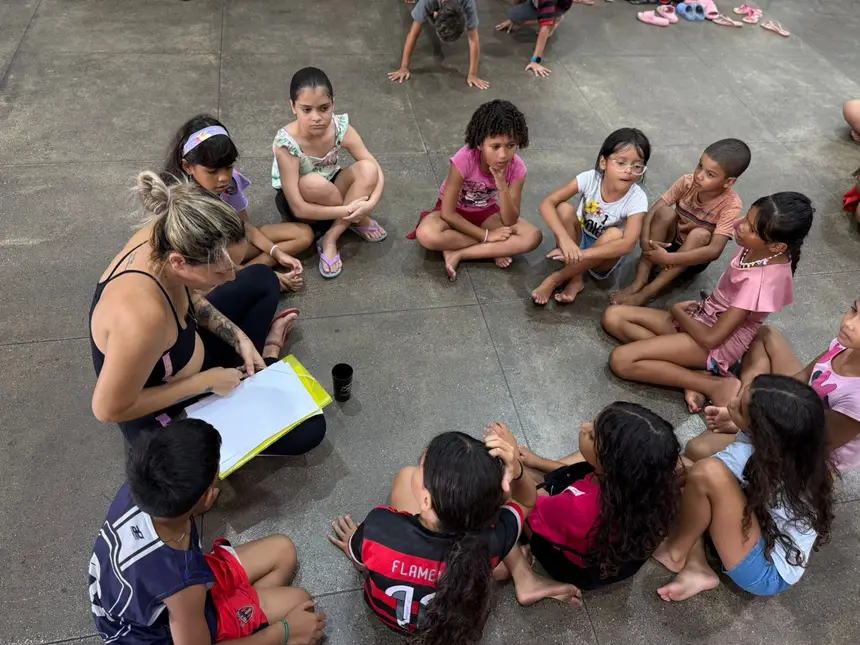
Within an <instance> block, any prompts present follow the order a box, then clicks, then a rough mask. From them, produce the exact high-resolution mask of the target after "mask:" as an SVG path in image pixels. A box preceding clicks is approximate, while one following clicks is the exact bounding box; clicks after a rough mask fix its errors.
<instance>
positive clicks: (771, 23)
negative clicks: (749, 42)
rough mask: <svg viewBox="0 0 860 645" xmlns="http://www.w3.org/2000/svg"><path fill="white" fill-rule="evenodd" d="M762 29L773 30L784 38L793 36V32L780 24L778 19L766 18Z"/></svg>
mask: <svg viewBox="0 0 860 645" xmlns="http://www.w3.org/2000/svg"><path fill="white" fill-rule="evenodd" d="M761 26H762V29H767V30H768V31H772V32H773V33H775V34H779V35H780V36H782V37H783V38H788V37H789V36H791V33H790V32H789V31H788V29H784V28H783V26H782V25H781V24H779V23H778V22H777V21H776V20H766V21H765V22H763V23H762V25H761Z"/></svg>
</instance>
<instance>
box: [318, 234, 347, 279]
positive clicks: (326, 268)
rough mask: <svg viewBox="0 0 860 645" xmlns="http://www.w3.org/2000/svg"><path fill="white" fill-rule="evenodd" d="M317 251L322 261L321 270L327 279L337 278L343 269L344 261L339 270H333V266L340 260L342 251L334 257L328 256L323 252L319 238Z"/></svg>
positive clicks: (320, 263)
mask: <svg viewBox="0 0 860 645" xmlns="http://www.w3.org/2000/svg"><path fill="white" fill-rule="evenodd" d="M317 253H319V256H320V261H319V264H318V268H319V272H320V275H321V276H322V277H324V278H325V279H326V280H330V279H332V278H336V277H337V276H339V275H340V273H341V271H343V262H342V261H341V263H340V268H339V269H338V270H337V271H332V270H331V268H332V267H333V266H334V265H335V264H337V262H338V261H339V260H340V253H338V254H337V255H336V256H334V257H333V258H327V257H326V256H325V255H323V252H322V243H321V242H320V241H319V240H317Z"/></svg>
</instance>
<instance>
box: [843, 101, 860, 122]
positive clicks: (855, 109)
mask: <svg viewBox="0 0 860 645" xmlns="http://www.w3.org/2000/svg"><path fill="white" fill-rule="evenodd" d="M842 115H843V116H844V117H845V120H846V121H847V122H848V124H849V125H851V127H856V126H857V125H858V124H860V99H854V100H853V101H848V102H847V103H846V104H845V107H843V108H842Z"/></svg>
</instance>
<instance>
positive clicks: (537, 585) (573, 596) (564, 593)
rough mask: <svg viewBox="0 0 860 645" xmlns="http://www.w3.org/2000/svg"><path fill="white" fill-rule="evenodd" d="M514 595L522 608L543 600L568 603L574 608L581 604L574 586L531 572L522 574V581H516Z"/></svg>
mask: <svg viewBox="0 0 860 645" xmlns="http://www.w3.org/2000/svg"><path fill="white" fill-rule="evenodd" d="M514 593H515V594H516V596H517V602H518V603H520V604H521V605H524V606H527V605H533V604H535V603H536V602H538V601H540V600H543V599H545V598H552V599H554V600H559V601H561V602H565V603H570V604H571V605H573V606H574V607H579V606H580V605H581V604H582V592H580V591H579V589H578V588H577V587H575V586H574V585H568V584H562V583H561V582H556V581H555V580H549V579H547V578H544V577H541V576H539V575H537V574H536V573H534V572H532V571H529V572H528V574H527V575H526V574H523V576H522V579H521V580H517V581H516V584H515V585H514Z"/></svg>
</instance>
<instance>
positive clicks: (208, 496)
mask: <svg viewBox="0 0 860 645" xmlns="http://www.w3.org/2000/svg"><path fill="white" fill-rule="evenodd" d="M220 452H221V435H219V434H218V431H217V430H215V428H213V427H212V426H211V425H209V424H208V423H206V422H205V421H200V420H198V419H184V420H180V421H174V422H173V423H171V424H170V425H169V426H167V427H166V428H163V429H159V430H155V431H153V432H149V433H144V434H142V435H141V436H140V437H139V439H138V440H136V441H135V442H134V443H133V444H132V445H131V446H130V447H129V450H128V453H127V460H126V477H127V482H126V483H125V484H123V486H122V488H120V489H119V492H118V493H117V495H116V497H115V498H114V500H113V503H111V505H110V508H109V509H108V513H107V517H106V519H105V522H104V524H103V525H102V528H101V531H100V533H99V536H98V538H97V539H96V544H95V548H94V549H93V556H92V558H91V559H90V568H89V574H90V575H89V590H90V601H91V603H92V613H93V619H94V620H95V624H96V629H97V630H98V633H99V635H100V636H101V637H102V638H103V639H104V640H105V642H106V643H117V644H118V645H172V644H175V645H199V644H200V643H220V642H225V641H229V642H231V643H236V644H237V645H239V644H241V645H313V644H314V643H317V642H318V641H319V640H320V639H321V638H322V635H323V629H324V628H325V622H326V621H325V614H317V613H314V606H315V603H314V601H313V600H311V599H310V596H309V595H308V593H307V592H306V591H304V590H303V589H298V588H295V587H289V586H287V585H288V583H289V581H290V580H291V579H292V577H293V574H294V572H295V569H296V564H297V560H296V549H295V546H294V545H293V542H292V540H290V538H288V537H286V536H284V535H270V536H269V537H265V538H262V539H260V540H254V541H253V542H249V543H248V544H243V545H241V546H237V547H236V548H235V549H234V548H233V547H232V546H230V544H229V543H228V542H227V541H226V540H216V542H215V544H214V545H213V550H212V552H211V553H208V554H204V553H203V551H202V550H201V547H200V535H199V533H198V531H197V525H196V524H195V522H194V516H195V515H199V514H201V513H205V512H206V511H207V510H209V509H210V508H211V507H212V505H213V504H214V503H215V499H216V498H217V497H218V492H219V491H218V489H217V488H215V481H216V477H217V475H218V466H219V462H220Z"/></svg>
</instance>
